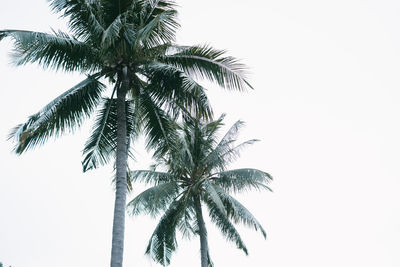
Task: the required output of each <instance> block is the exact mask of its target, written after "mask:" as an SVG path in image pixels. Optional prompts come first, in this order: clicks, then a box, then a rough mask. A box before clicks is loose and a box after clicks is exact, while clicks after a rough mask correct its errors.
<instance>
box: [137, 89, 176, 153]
mask: <svg viewBox="0 0 400 267" xmlns="http://www.w3.org/2000/svg"><path fill="white" fill-rule="evenodd" d="M140 99H141V101H140V103H139V104H140V110H141V114H142V118H143V120H142V122H143V127H144V131H145V134H146V136H147V148H156V147H160V144H165V145H164V146H163V147H165V148H167V147H168V146H169V143H170V142H171V140H173V139H174V137H175V131H174V130H175V127H174V123H173V122H172V121H171V120H170V118H169V117H168V115H167V114H166V113H165V111H163V110H162V109H161V108H160V107H159V106H158V105H156V103H155V102H154V100H153V99H152V98H151V97H150V95H149V94H148V92H146V91H144V90H143V91H142V92H141V95H140Z"/></svg>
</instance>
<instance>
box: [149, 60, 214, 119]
mask: <svg viewBox="0 0 400 267" xmlns="http://www.w3.org/2000/svg"><path fill="white" fill-rule="evenodd" d="M143 74H144V75H146V76H147V77H148V80H149V84H148V86H147V87H148V90H149V91H151V92H152V96H153V97H154V99H155V100H156V101H157V103H159V104H160V105H161V106H164V107H165V109H166V110H167V112H168V113H171V112H172V114H173V116H178V115H179V114H184V115H186V116H188V115H191V114H196V116H199V117H201V118H204V119H207V120H208V119H211V118H212V114H213V111H212V108H211V105H210V103H209V100H208V97H207V95H206V92H205V91H206V89H205V88H204V87H202V86H201V85H200V84H198V83H197V82H196V81H194V80H193V79H192V78H191V77H190V76H187V75H186V74H185V73H184V72H182V71H180V70H178V69H176V68H175V67H173V66H169V65H166V64H163V63H158V62H153V63H152V64H149V65H147V66H146V69H144V70H143Z"/></svg>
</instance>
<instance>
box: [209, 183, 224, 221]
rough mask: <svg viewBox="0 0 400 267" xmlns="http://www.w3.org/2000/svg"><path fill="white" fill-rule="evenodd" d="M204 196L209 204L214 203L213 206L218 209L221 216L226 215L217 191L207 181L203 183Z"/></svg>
mask: <svg viewBox="0 0 400 267" xmlns="http://www.w3.org/2000/svg"><path fill="white" fill-rule="evenodd" d="M204 194H205V198H206V199H208V201H209V202H210V201H212V202H213V203H214V206H215V207H217V208H218V209H219V211H220V212H221V214H223V215H224V216H226V215H227V213H226V209H225V206H224V203H222V200H221V198H220V196H219V194H218V192H217V190H216V189H215V188H214V186H213V185H212V184H211V183H210V182H209V181H208V180H205V181H204Z"/></svg>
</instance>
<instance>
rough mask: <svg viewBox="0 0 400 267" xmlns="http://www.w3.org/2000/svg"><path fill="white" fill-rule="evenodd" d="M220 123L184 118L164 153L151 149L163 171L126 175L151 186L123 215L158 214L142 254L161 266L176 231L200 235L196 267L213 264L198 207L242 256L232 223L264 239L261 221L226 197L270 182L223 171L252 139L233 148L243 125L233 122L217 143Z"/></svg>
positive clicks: (249, 173) (256, 174)
mask: <svg viewBox="0 0 400 267" xmlns="http://www.w3.org/2000/svg"><path fill="white" fill-rule="evenodd" d="M222 119H223V116H221V117H220V118H219V119H218V120H216V121H212V122H209V123H204V122H201V121H199V120H198V119H196V120H195V119H189V118H186V121H185V123H184V125H183V126H182V127H181V128H180V130H179V132H180V134H179V138H177V139H175V141H174V145H173V146H169V147H168V149H167V151H166V153H158V152H160V150H156V157H155V158H156V160H157V161H156V162H157V163H156V165H155V167H157V166H158V167H161V168H164V170H165V171H164V172H162V171H156V169H153V170H138V171H133V172H131V178H132V180H133V181H141V182H145V183H146V184H152V185H153V187H151V188H149V189H147V190H145V191H143V192H142V193H140V194H139V195H138V196H136V197H135V198H134V199H133V200H132V201H131V202H129V203H128V208H127V209H128V212H129V213H131V214H132V215H137V214H140V213H145V214H150V215H152V216H157V215H160V213H163V215H162V217H161V219H160V222H159V223H158V225H157V227H156V228H155V230H154V232H153V234H152V235H151V238H150V241H149V243H148V245H147V249H146V253H147V254H150V255H151V256H152V258H153V259H154V260H155V261H157V262H158V263H161V264H163V265H164V266H165V265H168V264H169V263H170V258H171V253H172V252H173V251H174V250H176V248H177V241H176V231H177V230H180V231H181V232H182V234H183V235H184V236H192V235H198V236H199V237H200V253H201V267H207V266H212V263H211V259H210V255H209V249H208V242H207V230H206V226H205V223H204V216H203V211H202V204H205V205H206V206H207V207H208V211H209V212H208V214H209V216H210V218H211V221H212V222H214V223H215V224H216V226H217V227H218V228H219V229H220V230H221V232H222V234H223V235H224V236H225V237H226V238H227V239H228V240H230V241H233V242H235V243H236V245H237V247H238V248H239V249H241V250H243V251H244V252H245V253H246V254H247V248H246V246H245V244H244V243H243V240H242V239H241V237H240V235H239V233H238V232H237V230H236V229H235V227H234V225H233V223H243V224H245V225H247V226H250V227H252V228H254V229H255V230H259V231H260V232H261V233H262V235H263V236H264V238H265V237H266V233H265V231H264V229H263V228H262V226H261V225H260V223H259V222H258V221H257V220H256V218H255V217H254V216H253V215H252V214H251V213H250V212H249V211H248V210H247V209H246V208H245V207H244V206H243V205H242V204H241V203H240V202H239V201H238V200H236V199H235V198H234V197H233V196H232V195H231V193H239V192H242V191H247V190H250V189H258V190H261V189H268V190H270V189H269V187H268V186H267V184H268V183H269V182H270V181H271V179H272V178H271V176H270V175H269V174H268V173H266V172H263V171H260V170H256V169H248V168H246V169H234V170H227V166H228V164H229V163H231V162H232V161H233V160H235V159H236V158H237V157H238V156H239V152H240V151H241V150H242V148H244V147H245V146H247V145H250V144H252V143H254V142H255V141H256V140H254V139H253V140H249V141H246V142H243V143H241V144H238V145H236V144H235V140H236V137H237V134H238V131H239V129H240V127H241V126H242V125H243V122H241V121H238V122H236V123H235V124H234V125H233V126H232V127H231V128H230V130H229V131H228V132H227V133H226V134H225V136H224V137H223V138H222V139H221V140H220V141H219V142H218V139H217V135H216V134H217V131H218V129H219V128H220V127H221V126H222ZM161 150H164V148H162V147H161Z"/></svg>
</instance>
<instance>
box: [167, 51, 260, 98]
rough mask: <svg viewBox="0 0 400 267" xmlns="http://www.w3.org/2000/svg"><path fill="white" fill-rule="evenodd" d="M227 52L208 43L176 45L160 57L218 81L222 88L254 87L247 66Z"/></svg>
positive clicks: (194, 74)
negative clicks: (172, 50) (171, 50)
mask: <svg viewBox="0 0 400 267" xmlns="http://www.w3.org/2000/svg"><path fill="white" fill-rule="evenodd" d="M225 54H226V52H225V51H223V50H216V49H213V48H212V47H210V46H207V45H203V46H188V47H179V46H175V51H174V52H173V53H171V54H170V55H167V56H165V57H162V58H160V61H162V62H164V63H167V64H171V65H174V66H176V67H178V68H179V69H181V70H183V71H185V72H186V73H188V74H189V75H193V76H194V77H198V78H202V79H207V80H210V81H212V82H216V83H217V84H218V85H219V86H221V87H222V88H226V89H234V90H239V91H243V90H245V89H246V88H252V87H251V85H250V84H249V82H248V81H247V78H246V70H247V68H246V66H245V65H244V64H242V63H240V62H239V61H238V60H237V59H235V58H233V57H230V56H225Z"/></svg>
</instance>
